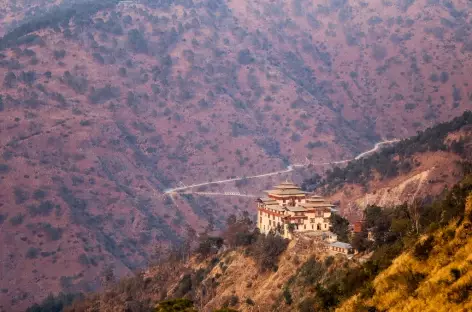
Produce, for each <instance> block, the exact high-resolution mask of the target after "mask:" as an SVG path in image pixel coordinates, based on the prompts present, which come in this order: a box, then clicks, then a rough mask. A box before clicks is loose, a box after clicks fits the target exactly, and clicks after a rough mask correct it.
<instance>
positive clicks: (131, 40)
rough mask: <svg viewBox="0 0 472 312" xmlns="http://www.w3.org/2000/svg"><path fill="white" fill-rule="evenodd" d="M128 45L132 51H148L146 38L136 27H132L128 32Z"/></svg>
mask: <svg viewBox="0 0 472 312" xmlns="http://www.w3.org/2000/svg"><path fill="white" fill-rule="evenodd" d="M128 45H129V47H130V48H131V49H132V50H133V51H134V52H137V53H147V52H148V43H147V40H146V38H144V35H143V33H141V32H140V31H139V30H138V29H132V30H130V31H129V32H128Z"/></svg>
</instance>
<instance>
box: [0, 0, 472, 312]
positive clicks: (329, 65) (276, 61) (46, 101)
mask: <svg viewBox="0 0 472 312" xmlns="http://www.w3.org/2000/svg"><path fill="white" fill-rule="evenodd" d="M113 3H114V1H100V2H97V1H93V5H90V4H89V3H86V4H85V5H83V4H82V5H80V3H79V5H78V6H75V5H77V3H76V2H75V1H63V2H60V1H33V0H25V1H19V0H18V1H4V2H3V3H2V4H1V5H0V14H1V25H0V32H1V34H2V35H4V37H3V39H2V41H1V44H0V46H1V49H2V50H1V51H0V77H2V79H3V80H2V81H0V83H1V85H2V89H1V92H0V95H1V97H0V131H1V133H2V135H1V137H0V146H1V147H0V155H1V158H0V177H1V179H2V180H1V181H2V188H1V190H0V199H1V204H0V224H1V226H2V231H1V232H0V245H1V246H2V247H3V250H2V251H5V252H3V253H2V254H1V255H0V257H2V258H0V262H1V263H2V267H0V270H1V271H2V275H1V277H0V285H1V287H0V288H1V289H0V290H1V291H0V302H1V304H0V305H1V306H3V309H7V310H21V309H23V308H25V307H27V306H29V305H30V304H31V303H33V302H38V301H40V300H41V299H43V298H45V297H46V296H47V294H48V293H49V292H51V291H52V292H59V291H64V292H74V291H79V290H84V289H85V290H87V289H96V288H98V287H100V286H101V285H103V284H104V283H105V282H104V279H105V272H106V271H107V266H111V267H113V272H114V274H115V275H117V276H123V275H125V274H127V273H129V272H131V271H132V270H134V269H136V268H137V267H141V266H143V265H145V264H146V263H148V261H150V260H152V259H153V258H154V256H155V252H154V250H155V246H156V244H157V242H163V244H166V243H170V242H178V241H179V239H180V237H182V236H183V235H184V234H185V228H186V225H187V224H188V225H190V226H191V227H193V228H195V229H197V230H198V231H200V230H201V229H202V228H204V227H206V226H208V225H210V226H213V227H215V228H221V227H222V226H223V225H224V220H225V217H226V216H227V215H228V214H230V213H231V212H233V211H238V210H241V209H243V207H244V209H245V208H246V206H247V205H249V204H250V203H249V202H248V201H238V200H225V199H210V198H205V197H203V198H196V197H191V196H188V197H181V198H178V199H177V200H176V202H177V204H178V206H176V205H175V204H174V203H173V202H172V201H171V200H170V199H168V198H167V199H166V198H163V197H161V196H160V195H161V194H162V191H163V190H164V189H165V188H168V187H170V186H174V185H177V184H178V183H179V182H180V181H183V182H184V183H187V184H189V183H192V182H196V181H201V180H209V179H213V180H216V179H219V178H220V179H221V178H227V177H231V176H236V175H237V176H241V175H250V174H255V173H262V172H267V171H271V170H273V169H279V168H282V167H283V166H285V165H286V164H287V163H289V162H292V163H293V162H302V161H304V160H305V158H306V157H307V158H309V159H311V160H318V159H319V160H331V159H343V158H346V157H349V155H355V154H356V153H357V152H359V151H362V150H365V149H367V148H368V147H370V146H371V145H372V144H373V143H374V142H375V141H376V140H378V139H379V138H380V137H398V136H400V137H404V136H407V135H412V134H414V133H415V132H416V130H419V129H424V128H425V127H426V126H428V125H430V124H432V123H436V122H439V121H445V120H449V119H450V118H452V117H454V116H458V115H460V114H461V113H462V111H464V110H465V109H466V108H469V107H470V98H471V95H470V92H471V88H472V86H469V84H468V83H467V78H468V73H469V72H470V68H471V66H472V64H471V63H470V61H469V58H470V54H471V50H472V49H471V47H470V29H469V27H468V20H469V19H470V16H469V15H470V13H469V11H470V7H469V6H470V3H469V2H467V1H463V0H455V1H452V2H451V1H447V2H444V1H426V0H417V1H414V2H413V1H391V2H390V1H380V0H378V1H377V0H376V1H369V2H362V1H321V2H316V3H315V2H312V1H306V0H300V1H298V0H296V1H260V2H254V1H234V0H233V1H215V0H198V1H197V0H195V1H175V3H174V2H173V1H139V4H131V5H129V4H118V5H116V6H115V5H113ZM56 5H57V6H58V7H55V6H56ZM51 8H52V9H54V10H53V11H50V12H49V13H48V12H47V9H51ZM51 12H52V13H51ZM70 12H75V13H76V15H75V16H70ZM75 13H74V14H75ZM43 14H46V15H43ZM251 183H252V182H251ZM238 187H241V188H243V189H244V188H246V189H251V188H252V189H255V188H256V187H255V185H254V184H247V185H244V184H243V183H242V184H239V185H238ZM262 188H264V185H257V189H262ZM20 277H21V278H20Z"/></svg>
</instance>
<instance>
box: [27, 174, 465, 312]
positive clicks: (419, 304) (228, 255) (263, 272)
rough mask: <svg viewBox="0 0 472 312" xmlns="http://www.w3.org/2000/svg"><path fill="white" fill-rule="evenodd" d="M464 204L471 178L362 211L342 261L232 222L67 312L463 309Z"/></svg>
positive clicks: (242, 219)
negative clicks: (367, 234) (420, 201)
mask: <svg viewBox="0 0 472 312" xmlns="http://www.w3.org/2000/svg"><path fill="white" fill-rule="evenodd" d="M471 205H472V176H470V175H469V176H468V177H466V178H465V179H463V180H462V181H461V182H460V183H458V184H457V185H455V186H454V187H453V188H452V189H451V190H450V191H448V192H447V194H445V195H444V196H443V197H442V199H440V200H436V201H434V202H433V203H432V204H429V205H423V206H421V207H417V206H414V205H401V206H397V207H394V208H384V209H383V210H380V209H377V208H376V207H369V208H368V213H367V220H366V222H367V223H368V225H369V226H372V231H373V237H374V240H373V242H367V241H364V243H368V246H367V249H366V251H362V252H363V254H360V255H356V256H355V257H354V258H353V259H350V260H349V259H347V258H346V257H345V256H342V255H334V256H333V255H332V254H329V253H327V252H321V251H319V250H317V249H316V243H313V242H310V241H309V240H303V239H302V238H300V239H295V240H293V241H291V242H290V243H289V244H288V246H287V245H286V244H287V242H284V241H283V240H282V239H281V238H279V237H276V236H271V235H268V236H265V235H260V234H257V233H256V232H251V231H250V227H247V225H248V223H247V219H245V217H240V218H239V219H238V221H237V222H236V223H231V224H229V227H228V229H227V230H226V231H225V233H224V234H223V236H222V237H220V238H218V237H208V236H207V237H201V238H200V240H199V241H200V244H199V246H198V248H197V249H196V253H195V254H193V256H190V257H189V258H187V257H188V255H185V256H184V257H183V258H180V259H181V260H180V261H179V258H176V257H175V255H176V254H175V255H173V256H171V257H170V258H169V259H168V260H167V261H164V262H162V263H161V264H160V265H157V266H152V267H150V268H149V269H147V270H146V271H144V272H142V273H140V274H137V275H136V276H134V277H130V278H127V279H123V280H121V281H119V283H117V284H116V285H114V286H111V287H110V288H108V289H107V290H106V291H105V292H103V293H100V294H91V295H89V296H87V297H86V298H85V300H79V301H77V302H75V303H74V304H73V305H72V307H70V308H68V310H67V311H70V312H82V311H93V309H99V310H100V311H116V310H117V309H123V307H127V308H130V307H134V309H135V310H133V311H151V310H152V309H153V307H154V306H155V305H156V304H158V302H160V301H162V300H164V299H166V300H169V299H175V298H185V299H190V300H192V301H193V302H194V306H195V309H196V310H198V311H215V310H216V309H218V308H221V307H230V308H232V309H236V310H237V311H302V312H309V311H313V312H314V311H317V312H323V311H334V310H336V311H387V310H388V311H420V310H421V311H422V310H425V311H468V309H469V307H470V305H471V304H472V301H471V298H470V291H471V289H470V270H469V269H470V252H469V250H470V247H471V244H472V238H471V236H470V227H471V226H472V214H471V213H472V206H471ZM416 218H417V219H416ZM359 238H360V236H358V234H356V235H355V236H354V237H353V238H352V243H353V244H355V245H357V247H356V248H359V249H361V245H360V244H359ZM356 241H357V242H356ZM223 246H225V247H223ZM183 251H184V253H185V252H186V250H185V248H183ZM187 259H188V260H187ZM438 307H440V310H438ZM36 311H41V310H36ZM158 311H160V310H158ZM162 311H169V310H165V309H164V310H162ZM171 311H184V310H182V309H176V310H171Z"/></svg>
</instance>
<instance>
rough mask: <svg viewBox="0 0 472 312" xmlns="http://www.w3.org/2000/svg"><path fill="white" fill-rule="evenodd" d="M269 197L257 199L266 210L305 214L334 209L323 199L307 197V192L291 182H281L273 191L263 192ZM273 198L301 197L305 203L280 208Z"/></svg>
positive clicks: (316, 196)
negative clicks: (306, 212)
mask: <svg viewBox="0 0 472 312" xmlns="http://www.w3.org/2000/svg"><path fill="white" fill-rule="evenodd" d="M265 192H266V193H267V194H268V196H269V197H265V198H259V201H260V202H261V203H262V204H264V206H265V207H266V208H268V209H273V210H275V211H291V212H305V211H310V210H314V209H323V210H327V209H330V210H333V207H335V206H334V205H333V204H331V203H329V202H327V201H326V200H325V199H324V198H323V197H321V196H318V195H312V196H310V197H307V196H308V194H309V193H308V192H305V191H303V190H302V189H301V188H300V187H299V186H298V185H296V184H294V183H292V182H288V181H286V182H283V183H280V184H279V185H277V186H275V187H274V189H272V190H268V191H265ZM274 197H275V198H291V197H303V198H304V199H305V203H300V202H295V203H294V204H295V205H294V206H292V205H288V206H286V205H283V206H281V205H280V204H279V202H277V200H275V199H274Z"/></svg>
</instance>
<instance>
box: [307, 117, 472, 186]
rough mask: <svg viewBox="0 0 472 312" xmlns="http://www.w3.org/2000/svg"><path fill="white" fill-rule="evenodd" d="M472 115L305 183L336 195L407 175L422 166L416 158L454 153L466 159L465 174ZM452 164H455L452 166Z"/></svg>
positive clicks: (440, 125) (442, 124)
mask: <svg viewBox="0 0 472 312" xmlns="http://www.w3.org/2000/svg"><path fill="white" fill-rule="evenodd" d="M471 144H472V112H471V111H466V112H465V113H464V114H463V115H462V116H460V117H457V118H454V119H453V120H451V121H448V122H444V123H440V124H438V125H436V126H433V127H430V128H428V129H426V130H424V131H419V132H418V134H417V135H415V136H413V137H410V138H407V139H404V140H401V141H400V142H398V143H395V144H393V145H392V146H389V147H385V148H382V150H380V151H379V152H377V153H374V154H371V155H369V156H367V157H363V158H361V159H358V160H353V161H351V162H349V163H348V164H347V166H345V167H335V168H333V169H330V170H328V171H327V172H326V176H325V177H324V178H321V176H319V175H315V176H314V177H312V178H310V179H307V180H305V181H304V182H303V186H304V188H305V189H310V190H313V189H315V188H316V189H318V190H322V192H325V193H328V194H329V193H333V192H335V191H336V190H338V189H340V188H342V187H343V186H345V185H346V184H358V185H361V186H363V187H366V188H367V187H368V186H369V183H370V182H371V181H372V180H373V179H379V180H384V179H392V178H394V177H396V176H398V175H406V174H408V173H409V172H410V171H411V170H413V169H414V168H415V167H417V166H419V165H420V164H419V163H418V161H417V160H415V159H414V158H413V157H412V156H414V155H415V154H422V153H427V152H437V151H442V152H450V153H454V154H456V155H458V156H459V157H460V158H461V159H463V161H464V162H463V164H462V165H463V166H464V170H465V173H467V171H470V170H471V167H470V163H469V164H468V162H470V161H471V160H472V158H471ZM451 165H452V164H451Z"/></svg>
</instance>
